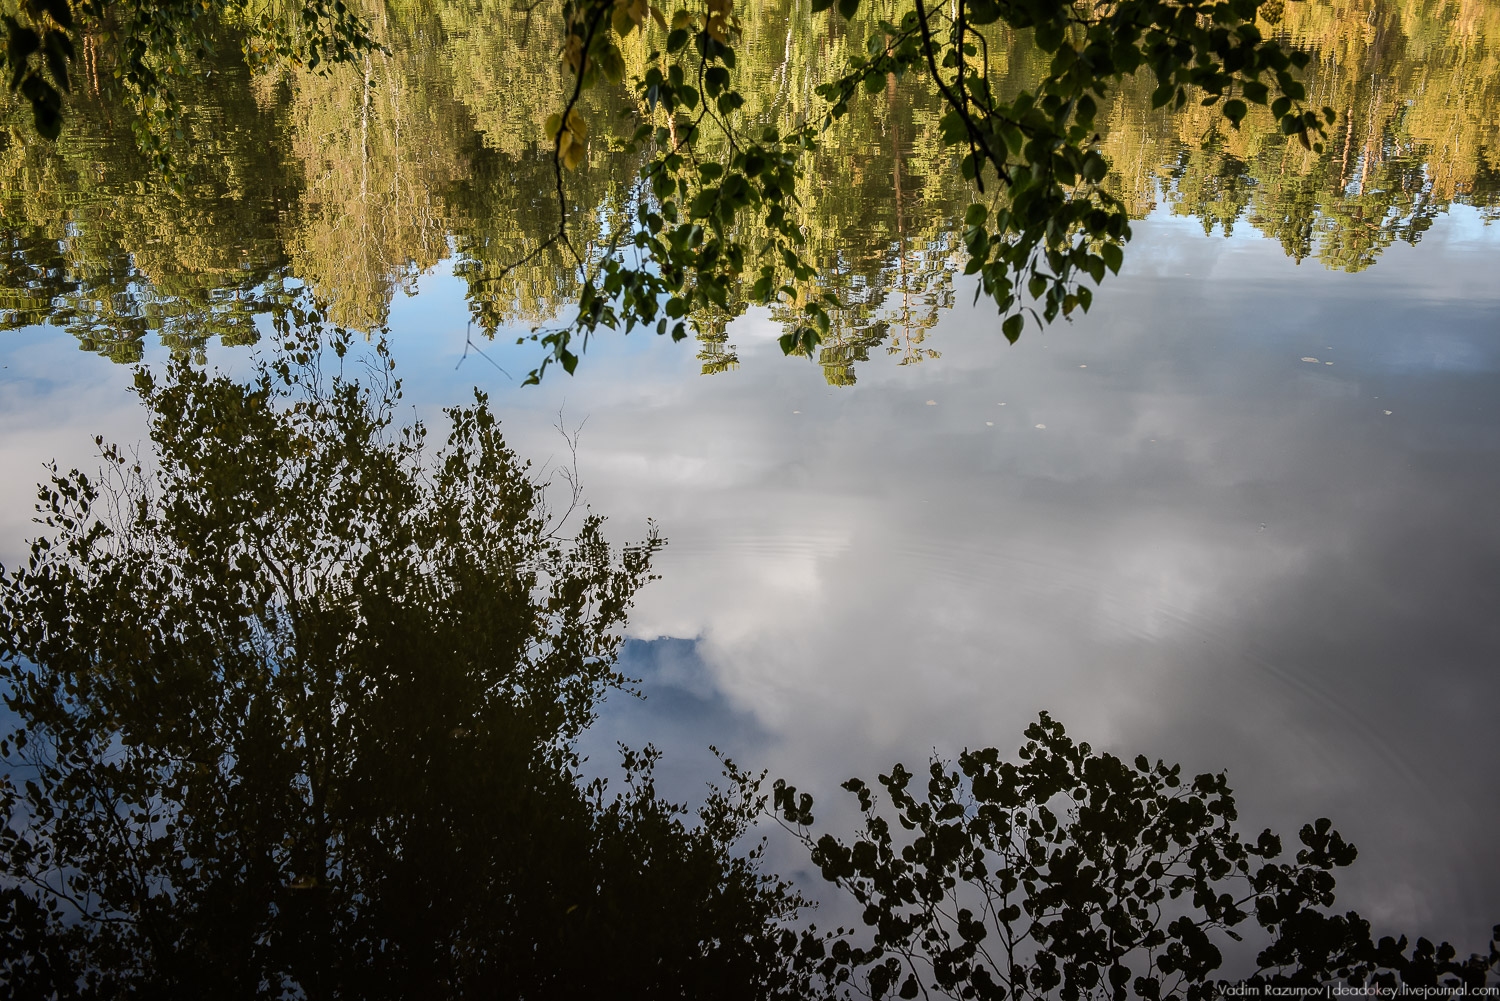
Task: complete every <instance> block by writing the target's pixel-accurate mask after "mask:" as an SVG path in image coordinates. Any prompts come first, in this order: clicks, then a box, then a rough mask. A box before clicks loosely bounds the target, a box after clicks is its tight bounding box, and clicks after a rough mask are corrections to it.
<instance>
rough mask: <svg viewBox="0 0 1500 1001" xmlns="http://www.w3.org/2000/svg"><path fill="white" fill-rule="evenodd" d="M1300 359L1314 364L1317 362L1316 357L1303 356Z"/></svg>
mask: <svg viewBox="0 0 1500 1001" xmlns="http://www.w3.org/2000/svg"><path fill="white" fill-rule="evenodd" d="M1302 360H1303V361H1309V362H1312V363H1313V364H1314V365H1316V364H1317V363H1318V359H1316V358H1303V359H1302Z"/></svg>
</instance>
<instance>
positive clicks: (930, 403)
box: [927, 400, 937, 407]
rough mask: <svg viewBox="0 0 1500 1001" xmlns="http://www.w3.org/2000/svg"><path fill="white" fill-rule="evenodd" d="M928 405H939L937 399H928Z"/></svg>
mask: <svg viewBox="0 0 1500 1001" xmlns="http://www.w3.org/2000/svg"><path fill="white" fill-rule="evenodd" d="M927 405H928V406H929V407H935V406H937V400H928V401H927Z"/></svg>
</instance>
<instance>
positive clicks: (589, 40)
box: [528, 0, 830, 383]
mask: <svg viewBox="0 0 1500 1001" xmlns="http://www.w3.org/2000/svg"><path fill="white" fill-rule="evenodd" d="M622 11H624V12H625V13H624V14H622V13H621V12H622ZM634 11H636V7H635V6H633V5H627V4H626V3H624V2H621V0H616V2H603V0H596V2H595V3H594V4H592V5H591V6H576V7H574V8H572V9H571V13H570V15H569V26H568V29H567V34H566V42H565V45H564V47H563V58H564V61H565V62H566V63H567V65H568V66H569V67H570V69H572V70H573V71H574V72H575V74H576V76H575V87H574V91H573V94H572V96H571V98H570V99H569V101H568V103H567V105H566V106H565V107H564V109H563V111H562V112H560V113H559V114H557V115H554V116H553V117H552V118H551V119H549V121H548V126H547V127H548V129H549V131H550V130H552V129H553V128H554V127H555V126H556V125H557V124H558V123H560V122H562V121H564V120H567V121H572V120H573V116H576V115H577V110H576V108H577V103H578V99H579V97H580V95H581V93H582V91H583V90H584V89H585V88H586V87H588V86H589V85H590V84H591V83H592V82H593V81H594V79H595V78H596V77H597V76H598V75H600V74H602V75H603V76H605V77H606V78H609V79H615V78H617V76H618V74H617V73H616V67H618V66H621V65H623V63H622V58H623V57H621V56H620V54H619V43H620V41H622V40H623V38H624V37H625V36H627V35H629V34H630V33H631V32H632V31H635V30H640V31H642V32H643V33H645V32H647V31H648V30H650V28H651V27H652V26H654V28H655V31H656V32H658V33H659V34H660V35H661V36H664V37H661V38H659V39H658V42H659V45H658V46H657V47H653V48H652V49H651V50H650V53H649V55H648V56H647V57H646V60H645V65H646V67H647V68H646V70H645V71H644V72H643V73H642V74H641V75H640V76H639V78H637V79H636V80H635V81H634V89H635V92H636V97H637V99H638V101H639V103H640V107H641V109H642V117H644V118H645V119H646V120H645V121H642V122H641V123H640V124H639V125H638V127H637V128H636V130H635V132H634V134H633V135H632V136H631V137H630V141H629V144H628V148H631V149H636V148H640V147H642V146H647V147H649V148H650V149H651V150H653V151H654V152H653V155H652V156H651V157H650V159H649V160H648V162H647V163H646V164H645V165H644V166H643V167H642V168H641V170H640V174H639V177H638V179H637V180H636V182H635V184H634V185H633V186H632V188H631V192H630V197H631V199H632V201H633V203H634V210H633V212H632V214H631V220H630V221H631V225H630V227H629V228H628V229H627V230H624V231H620V232H616V233H615V234H614V235H613V237H612V238H611V239H610V241H609V243H608V246H607V248H606V250H605V252H604V253H603V254H602V255H601V256H600V258H599V260H598V262H597V267H595V268H594V269H593V270H592V271H591V272H590V273H589V274H588V276H587V277H586V279H585V281H584V283H583V287H582V289H581V290H580V292H579V298H578V309H577V313H576V316H575V318H574V320H573V322H572V323H571V324H570V325H569V326H566V327H562V328H560V329H555V330H550V331H547V332H545V333H541V334H539V335H538V338H537V339H538V340H540V342H541V343H542V344H543V345H545V346H546V347H547V348H548V355H547V357H546V358H544V360H543V362H542V364H541V366H540V367H539V368H537V369H536V370H535V371H533V372H532V373H531V374H530V377H529V378H528V381H529V382H533V383H534V382H537V381H539V380H540V378H541V376H542V373H543V372H544V371H545V370H546V368H547V366H548V365H549V364H550V363H552V362H553V361H556V362H558V363H559V364H561V365H562V367H563V368H564V370H566V371H568V372H569V373H571V372H572V371H573V370H574V369H575V368H576V366H577V364H578V357H579V352H580V351H581V350H582V348H580V349H579V350H578V351H575V350H574V347H573V337H574V335H575V334H581V336H582V343H583V346H584V347H586V346H587V343H588V340H589V338H590V337H591V336H592V335H593V334H594V333H596V332H597V331H598V330H599V329H600V328H605V329H621V330H623V331H624V332H627V333H628V332H630V331H631V330H633V329H635V328H636V327H643V328H647V329H654V330H655V332H656V333H657V334H669V335H670V336H671V337H672V339H673V340H683V339H684V338H686V337H687V336H688V324H689V323H697V322H699V318H701V317H706V316H711V315H723V314H725V313H729V312H737V311H739V310H742V309H743V308H744V306H745V302H746V300H748V301H749V302H752V303H762V304H769V303H772V302H776V301H778V300H780V299H783V298H787V299H795V298H796V297H797V291H796V289H795V287H794V286H793V285H792V284H791V283H790V281H789V280H788V279H789V278H790V279H793V280H796V279H807V278H810V277H811V276H812V275H813V269H812V268H811V266H810V265H808V264H807V263H806V261H805V260H804V259H803V257H802V254H801V248H802V247H803V245H804V244H805V237H804V235H803V233H802V231H801V228H800V227H799V225H798V224H797V221H796V203H797V195H796V183H797V179H798V177H799V176H800V174H801V166H800V157H801V155H802V154H803V153H805V152H806V151H807V150H809V149H811V148H813V146H814V145H815V142H816V133H815V132H814V131H813V130H811V129H801V130H796V131H794V132H793V133H792V134H789V135H783V134H781V133H780V132H779V131H778V130H777V129H776V128H774V127H771V126H766V127H763V128H755V129H749V130H746V129H743V128H741V127H739V125H738V123H737V122H736V121H735V118H736V113H737V112H738V111H739V110H740V109H741V108H742V107H743V106H744V103H745V99H744V97H743V95H742V94H741V93H740V92H739V90H738V89H736V87H735V83H734V69H735V63H736V56H735V48H734V43H735V41H736V40H737V39H738V37H739V32H740V25H739V21H738V19H737V17H736V16H735V15H734V13H733V10H732V7H731V5H730V3H729V2H728V0H710V2H708V3H706V4H705V5H704V7H703V8H702V9H698V10H689V9H686V8H682V9H678V10H677V11H675V12H674V13H673V14H672V16H671V18H670V19H668V18H667V17H666V15H665V14H664V13H663V12H662V11H661V10H659V9H658V8H656V7H655V6H644V5H643V6H642V7H641V11H642V12H643V13H642V14H641V16H639V17H637V16H636V15H635V13H633V12H634ZM647 13H649V16H650V24H649V25H648V23H647V17H646V14H647ZM606 25H607V26H606ZM710 132H711V133H712V134H713V138H712V140H710V139H707V138H705V136H706V134H707V133H710ZM576 134H577V130H576V129H575V130H574V131H573V133H571V134H570V133H568V132H566V131H564V133H563V134H561V135H559V136H558V138H557V139H556V141H555V142H556V145H555V154H554V157H555V160H556V162H557V164H558V167H559V170H558V192H559V200H560V202H563V203H564V204H565V198H564V196H563V189H562V173H561V171H562V169H564V168H566V169H570V170H571V169H575V168H577V167H578V166H579V164H580V163H581V162H582V159H583V158H582V156H581V154H575V155H572V156H570V153H571V152H572V151H573V150H575V149H577V148H578V147H577V140H576V139H574V138H572V137H571V136H573V135H576ZM584 134H585V135H586V126H585V127H584ZM713 148H717V149H719V150H720V152H721V153H722V155H718V156H713V155H709V150H710V149H713ZM563 218H564V220H565V219H566V215H565V214H564V215H563ZM749 218H753V219H755V220H756V221H758V222H759V223H760V225H761V228H762V231H763V232H764V233H766V234H767V237H766V238H765V239H764V240H762V241H760V242H759V245H752V244H751V243H749V242H748V237H747V236H746V233H745V228H746V227H745V222H746V220H747V219H749ZM558 238H559V239H561V240H564V241H567V240H568V239H569V237H568V234H567V232H566V228H565V223H564V225H563V226H562V227H560V229H559V234H558ZM826 305H827V304H826V303H825V302H819V301H811V302H807V303H804V304H803V314H804V316H805V317H806V322H805V323H804V324H801V325H799V326H798V327H797V328H796V329H794V330H793V331H792V332H791V333H789V334H788V335H787V336H786V337H784V338H783V348H784V349H785V350H787V351H788V352H790V351H792V350H794V349H796V348H801V349H802V350H810V349H811V348H812V347H813V346H815V345H816V344H817V343H818V342H819V340H820V339H821V337H822V336H823V335H825V334H826V333H827V332H828V329H829V323H830V321H829V317H828V313H827V309H826V308H825V307H826Z"/></svg>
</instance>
